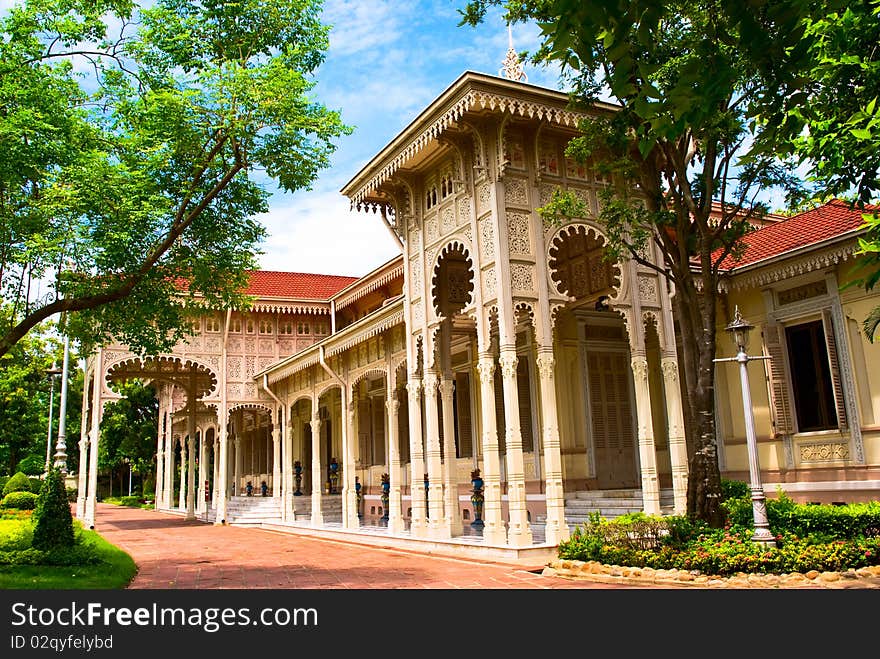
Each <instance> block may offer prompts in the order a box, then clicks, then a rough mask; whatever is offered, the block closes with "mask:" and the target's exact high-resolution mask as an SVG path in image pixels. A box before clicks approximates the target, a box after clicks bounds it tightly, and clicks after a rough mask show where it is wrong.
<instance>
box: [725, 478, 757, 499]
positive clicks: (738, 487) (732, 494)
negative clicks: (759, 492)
mask: <svg viewBox="0 0 880 659" xmlns="http://www.w3.org/2000/svg"><path fill="white" fill-rule="evenodd" d="M750 496H752V492H751V490H750V489H749V484H748V483H744V482H743V481H731V480H727V479H726V478H722V479H721V501H727V500H728V499H741V498H743V497H750Z"/></svg>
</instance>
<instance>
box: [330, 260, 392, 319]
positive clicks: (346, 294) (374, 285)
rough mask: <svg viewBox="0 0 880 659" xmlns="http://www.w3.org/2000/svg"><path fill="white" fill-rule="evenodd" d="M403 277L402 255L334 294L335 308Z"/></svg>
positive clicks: (343, 306)
mask: <svg viewBox="0 0 880 659" xmlns="http://www.w3.org/2000/svg"><path fill="white" fill-rule="evenodd" d="M402 277H403V256H398V257H396V258H395V259H394V260H393V261H391V262H390V263H386V264H385V265H383V266H381V267H379V268H377V269H376V270H374V271H373V272H371V273H370V274H368V275H365V276H364V277H361V278H360V279H358V280H357V281H356V282H355V283H353V284H351V285H349V286H348V287H346V288H344V289H342V291H340V292H339V293H337V294H336V295H335V296H334V298H333V299H334V300H335V301H336V308H337V309H343V308H345V307H347V306H348V305H349V304H351V303H352V302H356V301H357V300H360V299H361V298H362V297H364V296H366V295H369V294H370V293H372V292H373V291H375V290H377V289H379V288H381V287H382V286H384V285H385V284H388V283H389V282H392V281H394V280H395V279H398V278H402Z"/></svg>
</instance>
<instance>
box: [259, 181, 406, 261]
mask: <svg viewBox="0 0 880 659" xmlns="http://www.w3.org/2000/svg"><path fill="white" fill-rule="evenodd" d="M258 219H259V220H260V221H261V222H263V224H265V226H266V227H267V229H268V230H269V234H270V236H269V238H268V239H267V241H266V242H265V243H264V244H263V249H264V251H265V254H263V255H262V258H261V260H260V266H261V267H262V268H264V269H266V270H280V271H290V272H313V273H320V274H330V275H351V276H355V277H360V276H363V275H365V274H367V273H368V272H370V271H371V270H373V269H374V268H376V267H378V266H380V265H382V264H383V263H385V262H386V261H388V260H389V259H391V258H393V257H394V256H396V255H398V254H399V253H400V249H399V247H398V246H397V243H395V242H394V239H393V238H392V237H391V235H390V234H389V233H388V229H387V228H385V227H384V226H383V223H382V219H381V217H379V216H378V215H373V214H372V213H370V214H367V213H357V212H354V211H351V210H349V201H348V199H346V198H345V197H344V196H343V195H341V194H340V193H338V192H321V191H317V192H310V193H303V192H297V193H296V194H295V195H284V196H283V197H281V198H279V199H276V203H275V204H274V205H273V208H272V210H270V211H269V212H268V213H266V214H265V215H261V216H259V218H258Z"/></svg>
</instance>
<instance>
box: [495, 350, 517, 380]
mask: <svg viewBox="0 0 880 659" xmlns="http://www.w3.org/2000/svg"><path fill="white" fill-rule="evenodd" d="M517 362H519V360H518V359H517V357H516V355H515V354H503V355H501V356H500V357H499V358H498V364H499V365H500V366H501V373H502V375H503V376H504V377H505V378H510V379H513V378H515V377H516V365H517Z"/></svg>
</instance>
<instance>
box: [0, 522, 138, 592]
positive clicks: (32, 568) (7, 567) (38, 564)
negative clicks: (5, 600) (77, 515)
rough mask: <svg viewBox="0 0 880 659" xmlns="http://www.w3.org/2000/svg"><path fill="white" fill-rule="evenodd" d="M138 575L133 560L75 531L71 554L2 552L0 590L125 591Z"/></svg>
mask: <svg viewBox="0 0 880 659" xmlns="http://www.w3.org/2000/svg"><path fill="white" fill-rule="evenodd" d="M28 526H30V524H29V523H28ZM136 572H137V566H136V565H135V563H134V561H133V560H132V559H131V556H129V555H128V554H127V553H125V552H124V551H122V550H121V549H120V548H119V547H116V546H114V545H111V544H110V543H109V542H107V541H106V540H105V539H104V538H102V537H101V536H100V535H98V534H97V533H96V532H95V531H87V530H83V529H82V528H77V530H76V546H75V547H74V548H73V549H72V550H71V549H62V550H53V551H51V552H40V551H38V550H35V549H33V548H31V549H27V550H24V552H23V553H22V552H18V553H16V552H14V551H13V552H9V553H5V552H2V551H0V589H9V588H16V589H27V590H35V589H48V590H61V589H107V588H125V587H126V586H127V585H128V584H129V583H130V582H131V579H132V578H133V577H134V575H135V574H136Z"/></svg>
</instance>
